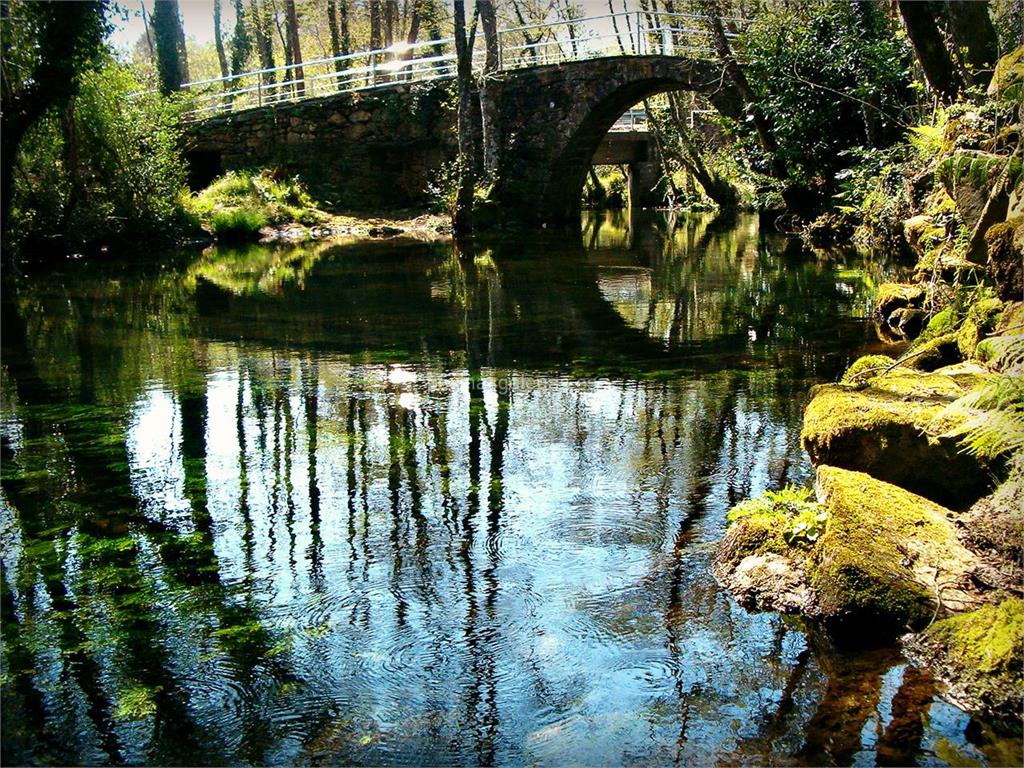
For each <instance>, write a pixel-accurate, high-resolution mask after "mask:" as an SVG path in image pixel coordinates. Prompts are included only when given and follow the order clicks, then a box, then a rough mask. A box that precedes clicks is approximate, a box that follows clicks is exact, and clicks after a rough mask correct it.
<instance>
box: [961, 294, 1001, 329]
mask: <svg viewBox="0 0 1024 768" xmlns="http://www.w3.org/2000/svg"><path fill="white" fill-rule="evenodd" d="M1003 306H1004V304H1003V302H1002V301H1000V300H999V299H997V298H994V297H989V298H985V299H980V300H979V301H976V302H974V303H973V304H972V305H971V306H970V308H969V309H968V310H967V318H968V319H969V320H971V321H973V322H974V323H975V324H976V325H977V326H978V328H979V330H981V331H982V332H983V333H991V332H992V331H993V330H994V329H995V327H996V322H998V320H999V315H1000V312H1001V311H1002V309H1003Z"/></svg>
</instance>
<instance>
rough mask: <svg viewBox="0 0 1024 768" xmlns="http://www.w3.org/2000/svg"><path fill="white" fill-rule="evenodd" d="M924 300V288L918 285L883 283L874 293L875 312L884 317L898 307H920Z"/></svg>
mask: <svg viewBox="0 0 1024 768" xmlns="http://www.w3.org/2000/svg"><path fill="white" fill-rule="evenodd" d="M924 300H925V290H924V288H923V287H922V286H920V285H907V284H904V283H883V284H882V285H880V286H878V292H877V293H876V294H875V312H876V313H878V315H880V316H881V317H883V318H885V317H888V316H889V315H890V314H892V312H893V310H895V309H899V308H900V307H920V306H921V305H922V304H923V303H924Z"/></svg>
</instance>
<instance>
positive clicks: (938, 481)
mask: <svg viewBox="0 0 1024 768" xmlns="http://www.w3.org/2000/svg"><path fill="white" fill-rule="evenodd" d="M978 381H979V378H978V377H977V376H974V375H970V374H965V375H961V376H947V375H944V374H926V373H920V372H918V371H913V370H909V369H906V368H897V369H895V370H894V371H891V372H889V373H888V374H886V375H884V376H876V377H873V378H870V379H869V380H868V381H867V386H866V387H864V386H862V387H860V388H856V387H851V386H846V385H841V384H839V385H837V384H829V385H822V386H818V387H815V388H814V390H812V394H813V398H812V400H811V402H810V404H809V405H808V406H807V409H806V410H805V412H804V424H803V430H802V431H801V439H802V441H803V446H804V449H805V450H806V451H807V452H808V454H809V455H810V457H811V461H812V462H813V463H814V464H815V465H820V464H829V465H832V466H837V467H843V468H846V469H852V470H859V471H862V472H868V473H870V474H871V475H874V476H875V477H877V478H879V479H882V480H886V481H888V482H891V483H895V484H897V485H900V486H902V487H904V488H908V489H910V490H912V491H914V492H916V493H920V494H922V495H924V496H927V497H928V498H932V499H935V500H936V501H939V502H942V503H945V504H953V505H956V506H961V505H963V504H966V503H970V502H972V501H974V500H975V499H977V497H978V496H979V495H980V493H981V492H982V491H984V490H985V488H987V477H986V471H985V467H984V466H983V464H982V462H981V461H980V460H978V459H977V458H974V457H970V456H966V455H964V454H962V453H960V451H959V447H958V445H957V443H956V440H955V439H953V438H943V437H936V436H935V435H933V434H931V433H930V431H929V430H930V429H931V426H932V424H933V422H935V420H936V419H937V418H938V417H939V416H940V414H941V413H942V411H943V409H944V407H945V406H946V405H948V404H949V403H950V402H952V401H953V400H955V399H956V398H958V397H960V396H962V395H963V394H965V393H966V392H967V391H968V389H969V388H970V387H971V386H973V385H974V384H976V383H977V382H978ZM947 426H948V425H947Z"/></svg>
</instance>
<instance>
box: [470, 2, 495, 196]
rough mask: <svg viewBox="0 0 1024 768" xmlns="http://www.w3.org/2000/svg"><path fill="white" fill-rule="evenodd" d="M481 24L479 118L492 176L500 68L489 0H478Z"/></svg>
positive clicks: (486, 166)
mask: <svg viewBox="0 0 1024 768" xmlns="http://www.w3.org/2000/svg"><path fill="white" fill-rule="evenodd" d="M476 7H477V11H478V12H479V14H480V24H481V26H482V27H483V30H484V43H485V46H486V55H485V57H484V71H483V78H482V80H481V83H480V119H481V120H480V121H481V123H482V125H483V145H484V146H483V150H484V174H486V175H487V176H490V177H493V176H494V175H495V174H496V173H497V172H498V165H499V163H500V160H501V119H500V116H499V114H498V104H497V99H496V94H495V92H494V89H495V82H494V79H495V76H496V75H497V72H498V70H499V69H500V68H501V62H500V51H499V50H498V21H497V17H496V16H495V13H494V3H493V2H492V0H477V2H476Z"/></svg>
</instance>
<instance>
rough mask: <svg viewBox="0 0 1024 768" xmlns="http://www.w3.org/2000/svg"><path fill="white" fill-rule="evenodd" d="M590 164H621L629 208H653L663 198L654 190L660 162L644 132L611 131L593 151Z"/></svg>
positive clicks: (649, 136)
mask: <svg viewBox="0 0 1024 768" xmlns="http://www.w3.org/2000/svg"><path fill="white" fill-rule="evenodd" d="M591 164H592V165H623V166H625V167H626V179H627V181H628V184H629V205H630V207H631V208H657V207H659V206H660V205H662V204H663V203H664V202H665V201H664V199H663V197H662V195H661V194H660V192H659V191H658V190H657V187H658V182H659V181H661V162H660V161H659V158H658V150H657V147H656V146H655V144H654V140H653V138H652V136H651V134H650V133H648V132H647V131H611V132H609V133H608V134H606V135H605V137H604V139H602V140H601V144H600V145H599V146H598V148H597V151H596V152H594V157H593V159H592V160H591Z"/></svg>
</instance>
